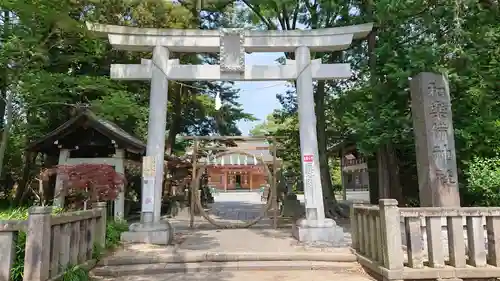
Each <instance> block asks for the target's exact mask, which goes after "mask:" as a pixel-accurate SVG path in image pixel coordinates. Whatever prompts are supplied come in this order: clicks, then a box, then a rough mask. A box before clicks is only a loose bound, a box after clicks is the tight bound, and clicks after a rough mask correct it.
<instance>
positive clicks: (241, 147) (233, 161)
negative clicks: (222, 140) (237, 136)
mask: <svg viewBox="0 0 500 281" xmlns="http://www.w3.org/2000/svg"><path fill="white" fill-rule="evenodd" d="M234 144H235V147H233V149H235V152H234V153H229V154H225V155H223V156H214V157H206V158H203V159H200V163H203V164H204V165H206V167H207V168H206V171H207V174H208V185H209V186H211V187H214V188H216V189H217V190H220V191H234V190H258V189H259V188H261V187H262V186H266V185H267V184H268V175H267V172H266V170H265V169H264V167H263V165H262V162H261V161H263V162H264V163H265V165H267V166H268V167H271V166H272V165H273V155H272V154H271V152H270V146H269V144H268V143H267V142H266V141H263V140H245V141H234ZM238 151H240V152H245V153H247V154H248V155H247V154H241V153H239V152H238ZM277 161H280V160H279V159H277Z"/></svg>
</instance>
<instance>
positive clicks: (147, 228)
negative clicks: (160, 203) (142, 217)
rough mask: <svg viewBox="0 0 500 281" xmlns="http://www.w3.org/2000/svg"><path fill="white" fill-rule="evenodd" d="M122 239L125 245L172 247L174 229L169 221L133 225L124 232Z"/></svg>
mask: <svg viewBox="0 0 500 281" xmlns="http://www.w3.org/2000/svg"><path fill="white" fill-rule="evenodd" d="M120 238H121V239H120V240H121V241H122V242H125V243H142V244H153V245H172V243H173V240H174V228H173V227H172V225H170V223H169V222H168V221H160V222H154V223H133V224H131V225H130V227H129V231H127V232H123V233H122V235H121V237H120Z"/></svg>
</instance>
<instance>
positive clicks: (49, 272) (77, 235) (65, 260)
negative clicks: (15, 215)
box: [0, 203, 106, 281]
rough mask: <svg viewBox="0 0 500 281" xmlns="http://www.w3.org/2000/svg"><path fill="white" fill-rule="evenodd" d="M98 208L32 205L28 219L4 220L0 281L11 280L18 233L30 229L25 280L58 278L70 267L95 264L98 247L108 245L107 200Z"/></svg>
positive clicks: (0, 224) (1, 223)
mask: <svg viewBox="0 0 500 281" xmlns="http://www.w3.org/2000/svg"><path fill="white" fill-rule="evenodd" d="M94 207H95V208H94V209H91V210H88V211H78V212H70V213H63V214H60V215H53V214H52V207H32V208H30V210H29V217H28V220H27V221H0V251H1V253H0V281H4V280H6V281H7V280H9V279H10V275H11V269H12V265H13V262H14V259H15V255H16V242H17V239H16V237H17V234H18V232H19V231H24V232H26V246H25V257H24V276H23V280H24V281H47V280H56V279H58V278H59V277H61V275H62V274H63V273H64V272H65V270H66V269H67V268H68V267H70V266H76V265H84V266H85V265H86V266H92V263H95V260H94V259H93V250H94V246H98V247H102V248H104V246H105V239H106V203H97V204H96V205H95V206H94Z"/></svg>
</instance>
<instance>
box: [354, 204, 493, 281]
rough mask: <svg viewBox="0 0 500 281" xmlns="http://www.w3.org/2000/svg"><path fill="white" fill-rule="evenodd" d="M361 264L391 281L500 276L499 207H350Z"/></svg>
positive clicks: (387, 205) (355, 247) (380, 205)
mask: <svg viewBox="0 0 500 281" xmlns="http://www.w3.org/2000/svg"><path fill="white" fill-rule="evenodd" d="M351 227H352V241H353V249H354V250H355V251H356V254H357V256H358V261H359V262H360V263H361V264H362V265H363V266H365V267H366V268H367V269H368V270H369V271H371V272H373V273H375V274H376V275H379V277H382V278H383V279H387V280H405V279H447V278H453V279H454V278H459V279H489V278H500V208H482V207H481V208H476V207H471V208H465V207H459V208H398V203H397V201H396V200H394V199H382V200H380V201H379V205H378V206H376V205H360V204H354V205H353V208H351Z"/></svg>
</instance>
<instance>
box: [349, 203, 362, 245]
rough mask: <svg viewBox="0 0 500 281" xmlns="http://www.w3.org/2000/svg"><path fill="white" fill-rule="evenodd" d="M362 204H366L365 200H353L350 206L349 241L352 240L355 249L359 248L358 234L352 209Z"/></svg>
mask: <svg viewBox="0 0 500 281" xmlns="http://www.w3.org/2000/svg"><path fill="white" fill-rule="evenodd" d="M363 204H366V202H364V201H361V200H353V201H352V205H351V208H350V210H349V211H350V214H349V217H350V220H351V241H352V247H353V249H355V250H356V251H358V250H359V237H358V236H359V235H358V231H359V229H358V218H357V217H356V213H355V211H354V208H356V207H358V206H362V205H363Z"/></svg>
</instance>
